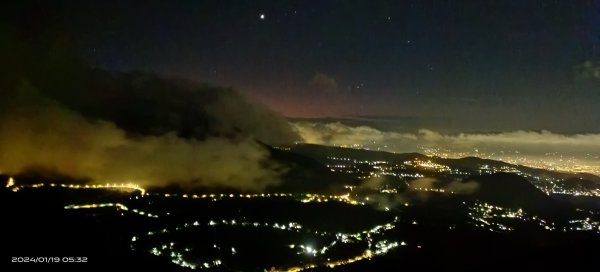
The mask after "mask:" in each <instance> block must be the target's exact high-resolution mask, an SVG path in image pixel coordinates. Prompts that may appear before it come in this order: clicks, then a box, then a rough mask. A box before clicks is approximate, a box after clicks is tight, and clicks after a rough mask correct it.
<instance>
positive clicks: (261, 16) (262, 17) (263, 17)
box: [258, 13, 266, 20]
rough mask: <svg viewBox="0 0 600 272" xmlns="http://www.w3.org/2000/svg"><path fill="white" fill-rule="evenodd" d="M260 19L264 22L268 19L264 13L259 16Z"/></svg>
mask: <svg viewBox="0 0 600 272" xmlns="http://www.w3.org/2000/svg"><path fill="white" fill-rule="evenodd" d="M258 18H260V19H261V20H264V19H265V18H266V16H265V14H264V13H261V14H259V15H258Z"/></svg>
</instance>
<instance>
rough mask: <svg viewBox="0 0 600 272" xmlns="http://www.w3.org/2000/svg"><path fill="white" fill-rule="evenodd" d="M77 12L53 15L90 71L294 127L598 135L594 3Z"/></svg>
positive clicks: (86, 8)
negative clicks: (234, 99) (212, 91)
mask: <svg viewBox="0 0 600 272" xmlns="http://www.w3.org/2000/svg"><path fill="white" fill-rule="evenodd" d="M80 2H81V3H78V2H77V1H74V2H73V3H68V4H63V5H59V7H57V9H59V10H61V12H62V14H63V15H65V14H66V15H68V16H61V20H63V23H64V25H65V29H64V31H65V32H66V33H69V35H71V36H72V37H73V39H74V41H75V44H76V45H77V48H78V50H80V51H81V53H82V55H83V56H84V57H85V58H86V59H87V60H89V61H90V62H91V63H93V65H97V66H99V67H102V68H105V69H108V70H115V71H131V70H147V71H153V72H156V73H158V74H161V75H166V76H176V77H183V78H187V79H190V80H194V81H199V82H207V83H210V84H214V85H219V86H226V87H233V88H234V89H236V90H238V91H240V92H241V93H243V94H245V95H247V96H248V97H250V98H251V99H254V100H257V101H259V102H262V103H264V104H266V105H267V106H268V107H270V108H271V109H273V110H275V111H277V112H280V113H282V114H283V115H285V116H288V117H336V118H340V117H356V116H373V117H376V118H382V117H385V118H388V119H389V118H391V119H395V120H407V119H410V120H413V121H414V120H417V121H416V122H417V123H419V122H421V123H420V124H421V125H427V124H440V123H441V124H446V125H448V124H449V126H455V127H456V128H460V129H471V130H488V131H492V130H496V131H500V130H515V129H533V130H542V129H548V130H551V131H556V132H568V133H569V132H571V133H573V132H598V131H600V117H599V116H600V83H599V82H600V80H599V79H600V73H598V65H597V61H598V60H600V3H599V2H598V1H522V0H518V1H451V0H447V1H445V0H444V1H442V0H440V1H142V2H138V1H119V2H116V1H115V2H112V3H105V1H98V2H96V3H92V2H89V1H80ZM150 2H152V3H150ZM40 12H44V11H40ZM432 120H434V121H435V122H434V121H432ZM433 129H435V127H434V128H433Z"/></svg>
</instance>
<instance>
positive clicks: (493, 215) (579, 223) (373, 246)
mask: <svg viewBox="0 0 600 272" xmlns="http://www.w3.org/2000/svg"><path fill="white" fill-rule="evenodd" d="M47 187H57V188H65V189H74V190H75V189H92V190H93V189H100V190H116V191H119V192H127V193H130V192H139V193H140V196H141V197H144V196H149V195H152V196H154V197H164V198H182V199H183V198H186V199H205V200H210V201H221V200H227V199H235V198H238V199H242V198H243V199H253V198H285V199H291V200H295V201H299V202H301V203H310V202H328V201H337V202H342V203H345V204H347V205H365V203H364V202H361V201H357V200H355V199H353V198H352V197H351V196H350V195H349V194H344V195H323V194H308V193H306V194H290V193H261V194H224V193H220V194H171V193H152V194H148V193H147V192H146V190H145V189H143V188H142V187H140V186H139V185H137V184H133V183H121V184H118V183H106V184H85V185H81V184H60V183H38V184H28V185H25V184H17V183H16V182H15V180H14V179H13V178H12V177H10V178H9V179H8V181H7V184H6V188H7V189H9V190H12V191H13V192H19V191H20V190H21V189H24V188H34V189H35V188H47ZM136 198H137V196H136ZM463 204H464V205H465V206H466V208H467V212H468V215H469V216H470V217H471V219H472V220H473V223H474V225H475V226H476V227H481V228H485V229H488V230H489V231H492V232H506V231H512V230H513V228H511V227H510V226H508V225H506V224H505V223H504V221H505V220H519V221H529V222H534V223H537V224H538V225H539V226H540V227H542V228H543V229H545V230H547V231H556V230H562V231H593V232H596V233H599V234H600V222H598V221H594V220H592V219H590V218H589V217H588V218H585V219H573V220H570V221H569V222H568V224H567V225H565V226H562V227H559V226H557V225H555V223H553V222H547V221H545V220H544V219H541V218H539V217H537V216H531V215H528V214H526V213H525V212H524V211H523V210H521V209H509V208H504V207H500V206H494V205H491V204H488V203H485V202H478V201H476V202H474V203H466V202H463ZM102 208H114V209H116V210H117V211H122V212H129V213H133V214H137V215H139V216H144V217H148V218H158V217H159V216H164V215H158V214H153V213H150V212H148V211H144V210H141V209H134V208H130V207H127V206H126V205H124V204H122V203H88V204H72V205H67V206H64V209H65V210H79V209H102ZM166 215H169V213H166ZM501 222H502V223H501ZM396 223H398V218H397V217H396V218H395V219H394V221H392V222H389V223H386V224H383V225H376V226H373V227H372V228H370V229H367V230H363V231H359V232H356V233H332V232H327V231H319V230H309V229H307V228H305V227H303V226H302V225H301V224H299V223H297V222H285V223H282V222H272V223H269V222H251V221H244V220H232V219H230V220H223V219H221V220H216V219H213V220H209V221H208V222H202V223H201V222H199V221H193V222H188V223H184V224H183V225H181V226H176V227H175V228H173V229H161V230H155V231H148V232H147V233H144V234H142V235H136V236H133V237H132V238H131V244H130V245H131V248H132V249H135V245H136V244H137V243H138V242H139V241H140V240H143V239H149V237H153V236H155V235H161V234H165V233H170V232H174V231H180V230H182V229H184V228H192V227H199V226H208V227H219V226H239V227H247V228H270V229H273V230H276V231H289V232H298V233H300V232H303V233H307V234H313V235H318V236H321V237H331V242H330V243H329V244H327V245H326V246H323V247H320V248H319V247H313V246H311V245H308V244H304V243H301V242H300V243H296V244H290V245H288V248H289V249H290V250H292V251H293V252H295V253H296V254H306V255H311V256H315V257H316V256H321V255H324V254H327V252H328V250H329V249H330V248H332V247H334V246H336V245H338V244H342V243H358V242H362V241H366V242H367V247H366V248H365V250H364V251H363V252H362V253H361V254H359V255H355V256H351V257H348V258H346V259H338V260H329V259H327V260H326V261H325V260H322V261H320V262H314V263H308V264H307V263H303V264H301V265H298V266H293V267H280V268H278V269H277V271H303V270H308V269H312V268H316V267H330V268H333V267H337V266H342V265H347V264H350V263H354V262H357V261H361V260H368V259H371V258H373V257H375V256H380V255H385V254H387V253H388V252H389V251H390V250H392V249H394V248H396V247H398V246H406V245H407V244H406V242H404V241H400V242H398V241H389V240H385V239H381V237H377V236H378V235H381V234H382V233H383V232H385V231H388V230H391V229H394V228H395V227H396ZM415 223H416V222H413V224H415ZM374 236H375V237H374ZM375 238H380V239H375ZM215 246H217V245H215ZM189 250H191V249H189V248H184V249H182V250H178V249H177V248H176V247H175V243H174V242H171V243H169V244H163V245H160V246H158V247H153V248H152V249H150V250H149V253H150V254H153V255H156V256H165V257H168V258H170V260H171V261H172V262H173V263H175V264H177V265H179V266H182V267H188V268H192V269H204V268H213V267H218V266H221V265H223V262H222V261H221V260H220V259H210V260H204V262H198V263H194V262H191V261H189V260H185V258H184V256H185V252H186V251H189ZM231 252H232V254H237V251H236V250H235V248H232V249H231Z"/></svg>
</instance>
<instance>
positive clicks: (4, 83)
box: [0, 31, 297, 190]
mask: <svg viewBox="0 0 600 272" xmlns="http://www.w3.org/2000/svg"><path fill="white" fill-rule="evenodd" d="M17 32H18V31H12V32H11V31H7V32H6V35H3V36H2V37H0V49H5V50H2V51H1V52H0V56H1V57H3V58H2V59H3V60H5V61H3V62H2V64H0V66H1V68H2V71H5V72H6V73H0V89H2V93H1V94H0V133H1V135H0V172H2V173H9V174H16V173H18V172H21V171H26V170H28V169H31V168H35V169H47V170H50V171H52V172H58V173H60V174H64V175H68V176H72V177H76V178H87V179H92V180H93V181H99V182H106V181H110V182H128V181H132V182H136V183H140V184H144V185H166V184H170V183H173V182H176V183H177V184H179V185H181V186H182V187H195V186H202V187H207V186H218V187H229V188H236V189H242V190H262V189H264V188H266V187H269V186H272V185H277V184H278V183H279V182H280V180H281V179H280V177H281V174H282V173H284V172H285V171H286V170H287V168H286V167H283V166H282V165H281V164H280V163H278V162H276V161H275V160H273V159H272V158H271V153H270V151H269V149H268V147H267V146H265V145H264V144H269V145H277V144H281V143H291V142H293V141H294V140H296V139H297V135H296V134H295V133H294V132H293V130H292V129H291V127H290V124H289V123H288V122H287V121H286V120H285V119H284V118H283V117H282V116H280V115H279V114H277V113H275V112H272V111H270V110H269V109H268V108H266V107H264V106H262V105H260V104H258V103H254V102H252V101H250V100H249V99H247V98H245V97H243V96H242V95H240V94H239V93H238V92H236V91H234V90H232V89H227V88H218V87H213V86H208V85H205V84H199V83H195V82H190V81H185V80H179V79H166V78H163V77H160V76H157V75H155V74H152V73H146V72H128V73H122V72H108V71H105V70H102V69H98V68H94V67H93V66H89V65H87V64H85V63H84V61H82V60H81V58H79V57H78V56H77V54H76V51H75V50H72V47H71V46H70V45H69V39H61V38H57V37H52V39H50V38H48V40H42V39H41V38H39V37H38V36H35V37H32V38H27V37H25V38H23V37H19V35H17V34H15V33H17ZM40 36H42V35H40ZM17 37H18V38H17ZM36 41H39V43H36Z"/></svg>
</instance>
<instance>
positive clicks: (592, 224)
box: [569, 217, 600, 234]
mask: <svg viewBox="0 0 600 272" xmlns="http://www.w3.org/2000/svg"><path fill="white" fill-rule="evenodd" d="M569 225H570V226H569V229H570V230H577V231H595V232H596V233H598V234H600V222H599V221H594V220H592V219H590V218H589V217H587V218H585V219H576V220H569Z"/></svg>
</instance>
